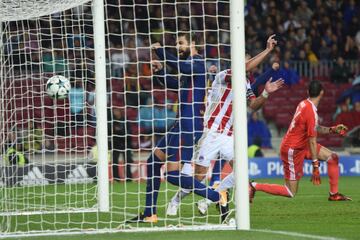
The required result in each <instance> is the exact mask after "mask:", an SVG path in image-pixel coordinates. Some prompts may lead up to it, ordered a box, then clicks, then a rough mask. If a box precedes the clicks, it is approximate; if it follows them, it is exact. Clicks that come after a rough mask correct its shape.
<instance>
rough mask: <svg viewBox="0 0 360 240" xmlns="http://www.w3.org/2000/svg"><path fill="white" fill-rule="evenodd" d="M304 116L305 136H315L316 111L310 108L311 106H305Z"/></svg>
mask: <svg viewBox="0 0 360 240" xmlns="http://www.w3.org/2000/svg"><path fill="white" fill-rule="evenodd" d="M304 117H305V121H306V128H307V136H308V137H316V136H317V131H316V125H317V122H316V118H317V117H316V112H315V111H314V110H313V109H312V107H311V106H310V107H307V109H306V111H305V112H304Z"/></svg>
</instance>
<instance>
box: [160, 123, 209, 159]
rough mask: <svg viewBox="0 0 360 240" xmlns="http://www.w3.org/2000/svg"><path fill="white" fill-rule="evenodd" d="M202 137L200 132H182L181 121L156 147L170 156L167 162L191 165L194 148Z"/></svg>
mask: <svg viewBox="0 0 360 240" xmlns="http://www.w3.org/2000/svg"><path fill="white" fill-rule="evenodd" d="M201 135H202V132H200V131H198V132H195V133H194V132H185V131H180V127H179V121H177V122H176V123H175V124H174V126H173V127H172V128H170V130H169V131H168V132H167V133H166V134H165V136H164V137H162V139H161V140H160V141H159V142H158V144H157V146H156V147H157V148H158V149H160V150H161V151H162V152H164V153H165V154H166V155H167V156H168V158H167V161H172V162H176V161H181V162H184V163H190V162H191V159H192V155H193V151H194V147H195V145H196V144H197V142H198V141H199V139H200V137H201Z"/></svg>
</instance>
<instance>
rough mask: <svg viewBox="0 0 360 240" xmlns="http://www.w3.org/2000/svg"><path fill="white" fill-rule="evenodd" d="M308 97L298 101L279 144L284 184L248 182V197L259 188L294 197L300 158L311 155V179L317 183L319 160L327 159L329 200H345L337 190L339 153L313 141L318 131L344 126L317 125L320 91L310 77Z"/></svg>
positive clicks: (335, 131) (333, 130) (336, 131)
mask: <svg viewBox="0 0 360 240" xmlns="http://www.w3.org/2000/svg"><path fill="white" fill-rule="evenodd" d="M308 94H309V98H308V99H305V100H303V101H301V102H300V103H299V105H298V106H297V108H296V112H295V114H294V117H293V119H292V121H291V124H290V126H289V129H288V131H287V133H286V135H285V136H284V138H283V140H282V142H281V146H280V158H281V160H282V162H283V164H284V178H285V185H278V184H266V183H256V182H252V183H250V186H249V194H250V201H251V202H252V200H253V198H254V195H255V192H256V191H262V192H266V193H269V194H273V195H279V196H284V197H291V198H292V197H295V194H296V193H297V191H298V186H299V180H300V179H301V177H302V176H303V163H304V159H312V165H313V175H312V178H311V180H312V182H313V184H314V185H319V184H320V183H321V181H320V173H319V161H325V162H326V163H327V169H328V175H329V184H330V193H329V198H328V200H329V201H347V200H351V198H350V197H347V196H344V195H343V194H341V193H339V191H338V182H339V156H338V155H337V154H336V153H335V152H333V151H331V150H329V149H328V148H326V147H324V146H322V145H320V144H318V143H317V141H316V137H317V135H318V134H331V133H333V134H340V135H341V136H344V135H345V134H346V130H347V128H346V126H344V125H342V124H339V125H337V126H333V127H323V126H320V125H318V115H317V107H318V105H319V102H320V100H321V98H322V96H323V95H324V90H323V87H322V85H321V83H320V82H319V81H311V82H310V84H309V87H308Z"/></svg>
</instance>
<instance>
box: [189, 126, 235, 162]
mask: <svg viewBox="0 0 360 240" xmlns="http://www.w3.org/2000/svg"><path fill="white" fill-rule="evenodd" d="M216 159H224V160H227V161H231V160H233V159H234V138H233V136H228V135H226V134H224V133H219V132H215V131H211V130H208V129H206V130H205V131H204V133H203V135H202V136H201V138H200V139H199V142H198V145H197V146H196V148H195V152H194V155H193V161H194V162H195V164H197V165H200V166H203V167H209V166H210V162H211V160H216Z"/></svg>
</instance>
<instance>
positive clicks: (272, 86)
mask: <svg viewBox="0 0 360 240" xmlns="http://www.w3.org/2000/svg"><path fill="white" fill-rule="evenodd" d="M271 80H272V78H270V79H269V81H267V82H266V84H265V89H264V91H263V92H262V94H261V95H260V96H258V97H257V98H251V99H250V100H249V107H250V108H251V109H252V110H254V111H257V110H259V109H260V108H261V107H262V106H263V105H264V103H265V102H266V99H267V98H268V97H269V94H270V93H273V92H275V91H277V90H278V89H280V88H281V87H282V86H283V85H284V80H283V79H281V78H280V79H278V80H276V81H275V82H271Z"/></svg>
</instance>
